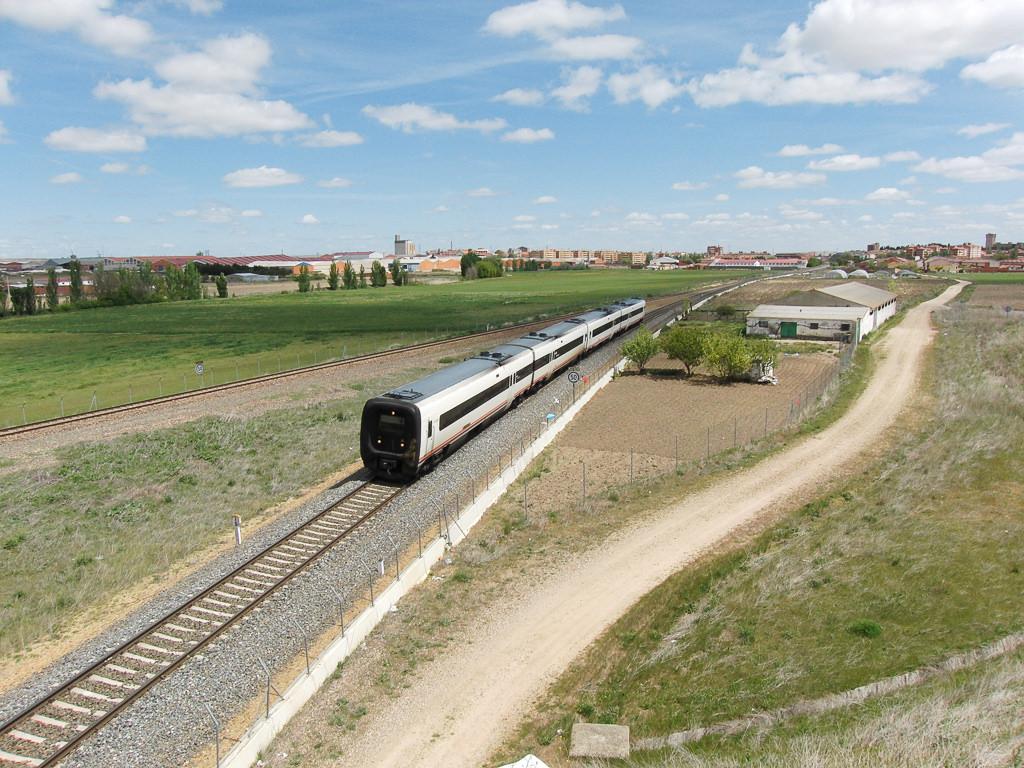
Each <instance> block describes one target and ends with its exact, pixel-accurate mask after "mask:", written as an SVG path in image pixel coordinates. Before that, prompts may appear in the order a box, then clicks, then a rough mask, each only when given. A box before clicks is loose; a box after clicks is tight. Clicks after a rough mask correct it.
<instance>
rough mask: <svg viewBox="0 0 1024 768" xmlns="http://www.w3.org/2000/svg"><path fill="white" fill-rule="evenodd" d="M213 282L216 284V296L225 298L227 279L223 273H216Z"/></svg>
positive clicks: (226, 295) (226, 294)
mask: <svg viewBox="0 0 1024 768" xmlns="http://www.w3.org/2000/svg"><path fill="white" fill-rule="evenodd" d="M213 282H214V284H215V285H216V286H217V298H219V299H226V298H227V297H228V279H227V278H226V277H224V273H223V272H221V273H220V274H219V275H217V277H215V278H214V279H213Z"/></svg>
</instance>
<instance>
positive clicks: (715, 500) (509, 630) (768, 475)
mask: <svg viewBox="0 0 1024 768" xmlns="http://www.w3.org/2000/svg"><path fill="white" fill-rule="evenodd" d="M960 288H961V286H960V285H957V286H953V287H951V288H950V289H948V290H947V291H946V292H945V293H943V294H942V295H941V296H940V297H938V298H937V299H933V300H931V301H929V302H926V303H924V304H921V305H919V306H918V307H916V308H914V309H913V310H911V311H910V313H909V314H908V315H907V317H906V318H905V319H904V320H903V322H901V323H900V325H898V326H897V327H895V328H893V329H892V330H891V331H890V332H889V334H888V336H887V338H885V339H884V340H883V341H882V342H881V343H880V344H879V345H878V346H877V347H876V351H877V353H878V354H879V355H880V358H881V359H880V361H879V363H878V366H877V370H876V374H875V376H874V378H873V379H872V381H871V383H870V384H869V385H868V387H867V390H866V391H865V392H864V394H863V395H862V396H861V397H860V398H859V399H858V400H857V401H856V403H855V404H854V405H853V407H852V408H851V409H850V410H849V412H848V413H847V414H846V415H845V416H843V417H842V418H841V419H840V420H839V421H837V422H836V423H835V424H834V425H832V426H831V427H829V428H828V429H826V430H825V431H823V432H822V433H820V434H818V435H815V436H813V437H810V438H808V439H805V440H803V441H802V442H800V443H798V444H796V445H794V446H793V447H792V448H789V449H787V450H785V451H784V452H782V453H779V454H777V455H775V456H773V457H771V458H769V459H767V460H765V461H763V462H761V463H760V464H758V465H757V466H754V467H752V468H750V469H747V470H744V471H741V472H738V473H737V474H735V475H732V476H730V477H728V478H727V479H725V480H723V481H721V482H719V483H716V484H714V485H713V486H711V487H709V488H707V489H706V490H704V491H702V492H700V493H697V494H694V495H693V496H690V497H688V498H687V499H685V500H684V501H683V502H681V503H679V504H678V505H675V506H673V507H670V508H667V509H664V510H662V511H660V512H658V513H656V514H654V515H652V516H651V517H650V518H649V519H648V520H646V521H645V522H644V523H643V525H642V526H641V525H638V526H636V527H634V528H631V529H630V530H627V531H624V532H623V533H621V534H619V535H616V536H615V537H613V538H612V539H610V540H608V541H607V542H606V543H605V544H604V545H602V546H601V547H599V548H597V549H595V550H593V551H590V552H587V553H584V554H582V555H580V556H579V557H577V558H576V559H575V560H573V561H571V562H568V563H565V564H563V565H561V566H559V567H558V568H557V570H556V571H555V572H553V573H551V575H550V577H549V578H547V579H546V580H545V581H544V582H542V583H539V584H534V585H525V584H524V585H522V586H523V588H522V589H521V590H519V591H518V597H516V598H514V599H513V600H512V602H510V603H508V604H505V605H503V606H502V607H501V609H500V610H496V611H494V612H493V614H492V615H491V616H490V618H488V619H487V620H486V621H483V622H481V623H480V624H479V625H478V626H477V628H476V629H475V630H473V631H472V633H471V635H470V636H467V637H465V638H464V640H462V641H461V642H459V643H458V644H457V645H456V646H454V647H452V648H450V649H449V651H448V652H447V653H446V654H445V655H444V656H443V657H442V658H439V659H437V660H435V661H433V662H431V663H430V664H429V665H427V666H426V667H425V668H422V669H421V672H420V674H419V675H418V676H417V678H416V680H415V682H413V684H412V685H411V687H410V688H408V689H406V690H405V691H403V692H402V693H401V694H400V695H399V696H398V697H396V698H395V699H393V700H392V701H391V702H390V703H389V704H388V705H387V708H386V710H385V711H384V712H380V713H379V716H378V717H375V718H373V722H372V723H367V724H366V726H367V727H366V728H365V729H362V732H361V735H360V736H359V737H358V739H357V742H356V744H355V745H354V748H353V749H350V750H347V752H346V754H345V759H344V763H345V764H346V765H364V766H402V767H403V768H413V767H414V766H423V768H436V766H445V768H459V767H460V766H467V768H469V767H471V766H472V767H475V766H480V765H482V764H484V763H485V761H486V760H487V758H488V756H489V755H490V754H491V753H492V752H493V750H494V749H495V748H496V747H497V746H498V745H499V744H500V742H501V740H502V739H503V737H504V736H505V735H506V734H507V732H508V731H509V729H511V728H512V727H514V726H515V725H516V723H517V721H518V720H519V718H520V717H521V716H522V715H523V714H524V713H525V712H526V711H527V710H528V707H529V706H530V703H531V701H532V700H533V699H534V697H536V696H537V695H538V694H540V693H541V692H542V691H543V689H544V687H545V686H546V685H547V684H548V683H550V682H551V681H552V680H553V679H554V678H555V677H556V676H557V675H558V674H559V673H561V672H562V671H563V670H564V669H565V668H566V667H567V666H568V665H569V663H570V662H571V661H572V660H573V659H574V658H575V657H576V656H577V655H578V654H579V653H580V652H581V651H583V650H584V649H585V648H586V647H587V645H588V644H590V643H591V642H592V641H593V640H594V639H596V638H597V637H598V636H599V635H600V633H601V632H602V631H604V630H605V629H606V628H607V627H608V626H609V625H610V624H611V623H612V622H614V621H615V620H616V619H618V618H619V617H620V616H621V615H622V614H623V613H624V612H625V611H626V610H627V609H628V608H629V607H630V606H631V605H632V604H633V603H635V602H636V601H637V600H638V599H639V598H640V597H642V596H643V595H644V594H645V593H647V592H649V591H650V590H651V589H652V588H654V587H655V586H657V585H658V584H659V583H661V582H662V581H663V580H664V579H665V578H667V577H668V576H669V575H671V574H672V573H674V572H676V571H678V570H679V569H680V568H682V567H684V566H685V565H686V564H687V563H689V562H691V561H692V560H693V559H694V558H695V557H696V556H697V555H698V554H699V553H700V552H701V550H703V549H705V548H707V547H709V546H711V545H712V544H714V543H715V542H717V541H719V540H721V539H722V538H723V537H724V536H726V535H728V534H729V533H730V532H731V531H733V530H735V529H736V528H737V527H738V526H742V525H743V524H745V523H748V522H750V521H752V520H754V519H756V518H757V517H758V516H760V515H763V514H766V513H767V512H769V511H770V510H772V509H778V508H780V507H785V506H788V505H790V504H793V503H795V501H796V500H797V499H799V498H800V497H801V495H803V496H808V495H812V494H813V493H814V492H815V490H816V488H817V487H819V486H820V484H821V479H822V478H824V477H828V476H830V475H832V473H833V472H834V471H835V468H836V467H839V466H842V465H843V464H846V463H848V462H849V459H850V457H851V456H852V455H855V454H857V453H860V452H861V451H864V450H866V449H869V448H870V447H871V446H872V445H873V444H875V443H876V441H878V440H879V438H881V437H882V436H883V434H884V433H885V431H886V430H887V429H888V428H889V427H890V426H892V425H893V423H894V420H895V419H896V417H897V416H898V415H899V413H900V410H901V409H902V408H903V405H904V404H905V403H907V402H908V401H909V400H910V399H911V395H912V394H913V392H914V390H915V388H916V384H917V380H918V376H919V374H920V371H921V365H922V358H923V355H924V352H925V350H926V348H927V346H928V344H929V342H930V340H931V337H932V335H933V330H932V328H931V324H930V315H931V312H932V310H933V309H935V308H936V306H938V305H940V304H942V303H945V302H947V301H949V300H950V299H952V298H953V297H954V296H956V294H957V293H959V291H960Z"/></svg>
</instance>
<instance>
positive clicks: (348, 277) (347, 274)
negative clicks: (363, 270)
mask: <svg viewBox="0 0 1024 768" xmlns="http://www.w3.org/2000/svg"><path fill="white" fill-rule="evenodd" d="M341 281H342V283H344V285H345V289H346V290H349V291H351V290H352V289H354V288H355V287H356V271H355V270H354V269H352V262H351V261H346V262H345V269H344V270H343V271H342V273H341Z"/></svg>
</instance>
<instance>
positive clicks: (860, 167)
mask: <svg viewBox="0 0 1024 768" xmlns="http://www.w3.org/2000/svg"><path fill="white" fill-rule="evenodd" d="M881 164H882V160H881V159H880V158H877V157H861V156H860V155H836V156H835V157H829V158H827V159H825V160H812V161H811V162H809V163H808V164H807V167H808V168H810V169H811V170H814V171H843V172H845V171H866V170H870V169H872V168H878V167H879V166H881Z"/></svg>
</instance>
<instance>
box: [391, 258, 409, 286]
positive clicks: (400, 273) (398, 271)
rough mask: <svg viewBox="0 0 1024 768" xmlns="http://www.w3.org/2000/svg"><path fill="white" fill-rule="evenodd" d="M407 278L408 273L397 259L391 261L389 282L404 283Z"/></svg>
mask: <svg viewBox="0 0 1024 768" xmlns="http://www.w3.org/2000/svg"><path fill="white" fill-rule="evenodd" d="M408 280H409V275H408V273H407V272H406V271H405V268H404V267H403V266H402V265H401V263H400V262H399V261H398V259H395V260H394V261H392V262H391V282H392V283H394V284H395V285H405V284H406V283H407V282H408Z"/></svg>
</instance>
